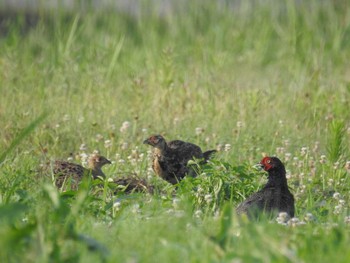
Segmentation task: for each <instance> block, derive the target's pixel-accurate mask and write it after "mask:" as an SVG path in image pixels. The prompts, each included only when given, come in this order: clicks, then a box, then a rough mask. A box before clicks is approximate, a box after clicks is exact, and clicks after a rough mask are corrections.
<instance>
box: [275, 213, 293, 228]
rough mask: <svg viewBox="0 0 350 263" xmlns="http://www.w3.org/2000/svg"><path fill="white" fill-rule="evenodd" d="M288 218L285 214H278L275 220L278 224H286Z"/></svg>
mask: <svg viewBox="0 0 350 263" xmlns="http://www.w3.org/2000/svg"><path fill="white" fill-rule="evenodd" d="M289 218H290V216H289V215H288V213H286V212H280V213H279V214H278V216H277V218H276V221H277V223H278V224H282V225H283V224H286V223H287V221H288V220H289Z"/></svg>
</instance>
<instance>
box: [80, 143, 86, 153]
mask: <svg viewBox="0 0 350 263" xmlns="http://www.w3.org/2000/svg"><path fill="white" fill-rule="evenodd" d="M79 150H80V151H83V152H85V151H86V150H87V146H86V144H85V143H83V144H81V145H80V147H79Z"/></svg>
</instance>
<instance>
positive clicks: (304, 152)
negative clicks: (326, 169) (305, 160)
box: [300, 147, 308, 156]
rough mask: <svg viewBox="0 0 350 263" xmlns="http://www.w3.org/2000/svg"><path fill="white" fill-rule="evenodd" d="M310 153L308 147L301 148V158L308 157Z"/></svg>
mask: <svg viewBox="0 0 350 263" xmlns="http://www.w3.org/2000/svg"><path fill="white" fill-rule="evenodd" d="M307 152H308V148H307V147H301V150H300V154H301V156H304V155H306V154H307Z"/></svg>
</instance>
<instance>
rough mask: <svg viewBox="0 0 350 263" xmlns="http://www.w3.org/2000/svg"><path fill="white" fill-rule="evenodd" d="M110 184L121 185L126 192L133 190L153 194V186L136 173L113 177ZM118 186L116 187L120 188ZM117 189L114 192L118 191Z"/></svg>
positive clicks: (132, 191)
mask: <svg viewBox="0 0 350 263" xmlns="http://www.w3.org/2000/svg"><path fill="white" fill-rule="evenodd" d="M112 184H115V185H117V186H119V187H121V189H122V191H123V192H124V193H126V194H130V193H134V192H137V193H150V194H153V191H154V187H153V186H152V185H150V184H149V183H148V182H147V181H146V180H145V179H143V178H140V177H138V176H136V175H132V176H128V177H121V178H117V179H114V180H113V182H112ZM119 187H118V189H119V190H120V188H119ZM118 189H117V190H116V191H115V194H116V193H118V192H120V191H118Z"/></svg>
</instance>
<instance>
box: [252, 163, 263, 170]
mask: <svg viewBox="0 0 350 263" xmlns="http://www.w3.org/2000/svg"><path fill="white" fill-rule="evenodd" d="M253 167H254V168H255V169H257V170H262V169H263V168H264V166H263V165H262V164H261V163H257V164H254V165H253Z"/></svg>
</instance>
